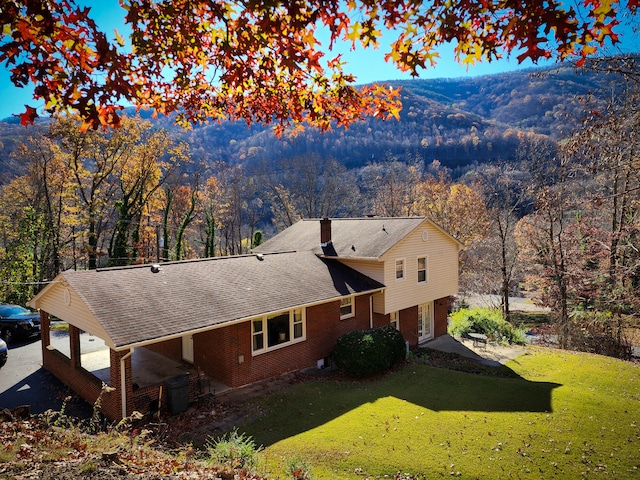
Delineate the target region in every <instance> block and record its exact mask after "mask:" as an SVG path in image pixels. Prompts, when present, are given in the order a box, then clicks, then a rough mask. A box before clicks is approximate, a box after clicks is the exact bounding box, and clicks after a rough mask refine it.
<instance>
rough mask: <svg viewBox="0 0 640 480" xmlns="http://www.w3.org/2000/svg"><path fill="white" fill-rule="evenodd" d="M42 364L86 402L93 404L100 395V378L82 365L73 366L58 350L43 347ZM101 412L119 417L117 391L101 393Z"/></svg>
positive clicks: (112, 417) (113, 417)
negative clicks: (78, 366)
mask: <svg viewBox="0 0 640 480" xmlns="http://www.w3.org/2000/svg"><path fill="white" fill-rule="evenodd" d="M42 365H43V366H44V368H46V369H47V370H48V371H49V372H51V373H52V374H53V375H55V376H56V378H58V379H59V380H60V381H61V382H62V383H64V384H65V385H67V386H68V387H69V388H71V389H72V390H73V391H74V392H75V393H76V394H77V395H78V396H79V397H80V398H82V399H83V400H85V401H86V402H87V403H89V404H91V405H93V404H94V403H95V402H96V400H97V399H98V397H99V396H100V392H101V391H102V382H101V381H100V379H98V378H97V377H95V376H94V375H92V374H91V373H90V372H88V371H86V370H85V369H84V368H82V367H80V368H73V367H72V365H71V360H70V359H69V358H68V357H67V356H66V355H64V354H63V353H61V352H59V351H58V350H55V349H45V350H44V351H43V353H42ZM102 412H103V413H104V415H105V416H106V417H107V418H109V419H111V420H114V419H119V418H120V416H119V415H120V395H119V393H118V392H111V393H104V394H103V396H102Z"/></svg>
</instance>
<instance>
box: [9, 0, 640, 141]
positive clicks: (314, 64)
mask: <svg viewBox="0 0 640 480" xmlns="http://www.w3.org/2000/svg"><path fill="white" fill-rule="evenodd" d="M178 3H180V4H181V2H175V1H172V0H157V1H154V2H149V1H147V0H129V2H127V5H128V7H127V11H126V13H125V12H124V10H123V16H125V21H126V23H127V24H128V27H129V28H130V29H131V31H132V35H131V38H130V42H131V45H132V51H133V52H135V53H129V52H127V51H125V50H124V48H125V47H124V44H125V42H124V39H123V38H122V37H119V36H118V35H116V37H115V39H109V37H107V36H106V35H105V34H104V33H103V32H101V31H100V30H99V29H98V28H97V27H96V25H95V23H94V21H93V20H92V19H91V18H90V16H89V14H90V13H91V12H90V10H89V9H87V8H78V7H76V6H75V4H74V3H72V2H71V1H70V0H56V1H51V2H35V1H33V0H14V1H13V2H9V5H8V6H7V8H6V9H5V10H4V11H3V12H0V19H1V21H2V24H3V32H7V31H10V32H12V34H11V35H7V34H6V33H5V34H4V35H3V36H2V37H1V39H2V40H1V41H0V62H5V63H6V64H7V65H15V66H14V67H13V68H12V81H13V82H14V83H15V84H16V85H24V84H26V83H27V82H31V83H33V84H34V85H35V92H36V93H35V95H34V96H35V97H36V98H41V99H43V100H44V101H45V102H46V106H45V109H46V110H47V111H48V112H50V113H55V112H73V113H79V114H80V115H81V116H82V118H83V119H84V122H85V126H86V127H91V128H99V127H101V126H102V127H104V126H105V125H111V126H118V125H119V118H120V117H119V116H118V115H117V113H116V111H117V109H118V108H119V107H118V105H120V104H122V103H133V104H134V105H136V106H137V107H138V108H148V109H152V110H154V111H156V112H158V113H164V114H170V113H173V112H179V117H180V118H181V119H183V120H184V121H186V122H190V123H196V122H206V121H209V120H211V119H214V120H218V121H219V120H221V119H223V118H228V119H231V120H237V119H244V120H246V121H247V123H248V124H251V123H253V122H259V123H264V124H271V123H275V124H276V125H277V127H276V130H277V132H278V133H282V131H283V130H284V129H285V128H286V127H287V126H289V125H293V126H296V127H297V128H299V127H300V125H302V124H303V123H307V124H310V125H314V126H316V127H318V128H321V129H323V130H327V129H329V128H331V125H332V124H333V125H339V126H348V125H349V124H350V123H352V122H354V121H357V120H358V119H360V118H362V116H363V115H375V116H378V117H381V118H387V117H397V112H398V110H399V108H400V102H399V100H398V98H397V97H396V96H395V94H394V93H393V92H392V91H391V90H388V89H384V88H378V89H369V88H366V89H355V88H354V86H353V85H354V83H355V81H356V78H355V77H354V76H353V75H350V74H349V73H346V72H344V71H343V67H344V66H343V64H342V62H333V61H329V62H326V61H325V60H324V58H325V57H324V56H325V54H326V53H327V48H328V49H329V50H330V49H331V48H332V47H334V45H335V43H336V42H338V41H348V42H351V43H352V45H353V47H354V48H356V47H358V46H362V47H363V48H366V47H374V48H375V47H376V46H377V45H378V42H379V37H380V35H381V32H382V30H384V29H389V30H391V33H387V34H385V35H391V36H393V35H395V36H396V38H395V40H394V39H393V38H391V42H390V44H391V50H390V51H389V53H387V54H386V55H385V58H386V59H387V60H389V61H392V62H394V63H395V64H396V65H397V66H398V68H400V69H401V70H403V71H409V72H411V73H412V74H413V75H419V73H420V70H421V69H424V68H428V67H430V66H433V65H435V63H436V60H437V59H438V53H437V51H436V48H437V47H438V46H439V45H442V44H445V43H449V42H452V43H454V44H455V45H456V46H455V56H456V59H458V60H459V61H461V62H462V63H465V64H473V63H475V62H477V61H481V60H493V59H497V58H500V56H501V54H502V52H503V51H505V50H506V51H507V52H512V51H513V52H517V53H518V57H517V58H518V61H520V62H521V61H523V60H525V59H526V58H529V59H531V60H532V61H534V62H535V61H537V60H538V59H540V58H549V57H553V56H555V57H557V58H559V59H561V60H562V59H565V58H569V57H570V56H572V55H577V56H578V57H582V58H584V57H586V56H588V55H590V54H591V53H592V52H593V51H595V49H597V48H598V47H599V46H601V45H603V44H604V42H605V41H606V40H611V41H613V42H615V41H617V39H618V37H617V33H616V32H615V31H614V29H615V27H616V26H617V23H618V22H617V20H616V19H615V16H616V13H617V9H619V8H621V7H620V4H619V3H618V0H583V4H584V7H585V8H584V10H585V11H586V12H587V19H586V20H584V21H582V20H581V21H578V18H577V15H576V13H575V11H574V10H573V9H571V8H570V9H569V10H565V9H564V8H563V6H562V4H558V3H556V2H554V1H548V0H497V1H495V2H488V1H483V2H477V1H474V0H460V1H456V2H444V1H440V0H439V1H435V2H424V3H423V2H404V1H399V0H387V1H384V2H371V1H362V0H361V1H356V0H351V1H349V2H341V1H338V0H291V1H289V2H265V1H259V0H258V1H250V2H245V3H242V2H241V3H239V4H238V3H237V2H232V1H230V0H219V1H217V2H209V1H204V0H194V1H192V2H188V4H189V7H188V8H180V7H179V5H178ZM638 4H640V0H629V1H628V8H629V9H630V10H632V11H635V10H636V9H637V7H638ZM321 29H326V30H328V31H329V33H330V36H329V38H330V40H329V45H324V46H323V45H321V44H320V42H319V40H318V38H317V37H316V31H319V30H321ZM384 43H387V42H384ZM20 117H21V122H22V123H23V124H29V123H32V122H33V119H34V118H35V116H34V115H33V112H30V111H29V110H28V111H27V112H25V113H24V114H22V115H21V116H20Z"/></svg>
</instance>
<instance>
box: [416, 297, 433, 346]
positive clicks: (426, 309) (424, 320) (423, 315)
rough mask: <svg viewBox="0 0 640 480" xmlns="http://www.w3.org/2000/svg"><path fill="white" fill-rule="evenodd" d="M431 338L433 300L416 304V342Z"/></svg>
mask: <svg viewBox="0 0 640 480" xmlns="http://www.w3.org/2000/svg"><path fill="white" fill-rule="evenodd" d="M431 338H433V302H429V303H423V304H422V305H418V343H421V342H424V341H426V340H429V339H431Z"/></svg>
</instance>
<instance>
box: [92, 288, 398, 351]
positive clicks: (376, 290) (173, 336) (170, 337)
mask: <svg viewBox="0 0 640 480" xmlns="http://www.w3.org/2000/svg"><path fill="white" fill-rule="evenodd" d="M386 288H387V287H385V286H383V287H376V288H372V289H369V290H364V291H362V292H357V293H350V294H349V295H340V296H337V297H331V298H325V299H322V300H317V301H314V302H309V303H305V304H301V305H294V306H291V307H289V308H288V309H287V310H291V309H295V308H308V307H313V306H315V305H321V304H323V303H327V302H331V301H336V300H340V299H342V298H346V297H351V296H356V297H358V296H361V295H366V294H372V295H373V294H375V293H379V292H382V291H384V290H385V289H386ZM282 311H283V310H274V311H271V312H265V313H262V314H260V315H251V316H248V317H243V318H238V319H235V320H229V321H227V322H221V323H217V324H215V325H207V326H206V327H200V328H196V329H194V330H187V331H184V332H180V333H173V334H171V335H166V336H163V337H158V338H153V339H149V340H140V341H138V342H133V343H127V344H123V345H115V346H110V348H113V350H115V351H117V352H120V351H123V350H130V349H131V348H139V347H144V346H147V345H153V344H154V343H160V342H166V341H169V340H175V339H176V338H181V337H184V336H185V335H196V334H198V333H203V332H208V331H210V330H216V329H218V328H223V327H229V326H232V325H236V324H239V323H244V322H248V321H249V320H252V319H254V318H260V317H264V316H268V315H273V314H275V313H278V312H282ZM102 340H105V339H102ZM105 343H106V340H105Z"/></svg>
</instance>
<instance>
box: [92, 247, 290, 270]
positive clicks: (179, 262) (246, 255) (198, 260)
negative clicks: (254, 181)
mask: <svg viewBox="0 0 640 480" xmlns="http://www.w3.org/2000/svg"><path fill="white" fill-rule="evenodd" d="M286 253H299V252H298V251H297V250H284V251H281V252H268V253H257V252H256V253H243V254H241V255H226V256H219V257H206V258H189V259H185V260H170V261H167V262H153V263H139V264H135V265H120V266H114V267H102V268H96V269H95V271H96V272H113V271H117V270H135V269H139V268H149V267H151V266H153V265H160V266H164V265H184V264H192V263H204V262H214V261H222V260H230V259H235V258H250V257H255V258H258V257H264V256H266V255H282V254H286Z"/></svg>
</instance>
